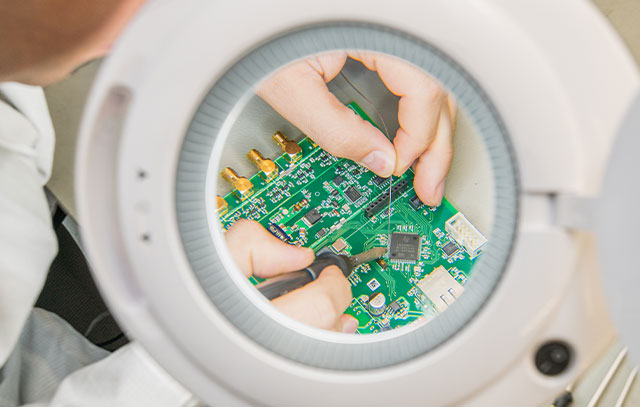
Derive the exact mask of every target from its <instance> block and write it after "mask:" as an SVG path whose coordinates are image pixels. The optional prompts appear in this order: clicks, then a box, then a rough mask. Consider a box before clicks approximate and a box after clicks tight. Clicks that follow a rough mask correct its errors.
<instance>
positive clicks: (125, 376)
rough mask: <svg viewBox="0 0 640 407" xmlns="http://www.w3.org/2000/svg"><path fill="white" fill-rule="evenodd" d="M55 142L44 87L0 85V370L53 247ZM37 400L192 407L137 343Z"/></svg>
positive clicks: (86, 406)
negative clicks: (50, 189)
mask: <svg viewBox="0 0 640 407" xmlns="http://www.w3.org/2000/svg"><path fill="white" fill-rule="evenodd" d="M53 144H54V133H53V126H52V125H51V119H50V117H49V113H48V109H47V105H46V100H45V98H44V93H43V92H42V89H40V88H35V87H30V86H25V85H18V84H0V368H1V367H2V366H3V365H4V364H5V363H6V361H7V358H8V357H9V355H10V354H11V352H12V350H13V349H14V347H15V345H16V342H17V340H18V338H19V336H20V333H21V331H22V329H23V326H24V324H25V321H26V319H27V317H28V316H29V314H30V312H31V309H32V308H33V305H34V303H35V301H36V299H37V297H38V295H39V293H40V291H41V290H42V286H43V284H44V281H45V278H46V275H47V271H48V269H49V266H50V263H51V261H52V260H53V258H54V256H55V254H56V252H57V241H56V236H55V233H54V231H53V229H52V224H51V214H50V212H49V209H48V205H47V202H46V198H45V195H44V191H43V186H44V184H45V183H46V181H47V179H48V178H49V175H50V173H51V164H52V158H53ZM20 374H28V372H21V373H20ZM0 376H1V375H0ZM0 380H1V377H0ZM42 403H44V404H37V405H38V406H44V405H47V406H70V407H72V406H73V407H75V406H78V407H80V406H82V407H99V406H136V407H137V406H154V407H156V406H158V407H160V406H171V407H173V406H184V407H186V406H195V405H198V403H197V402H196V401H195V399H194V398H193V397H192V396H191V394H190V393H189V392H188V391H187V390H185V389H184V388H183V387H182V386H181V385H180V384H178V383H177V382H176V381H174V380H173V379H172V378H171V377H170V376H169V375H168V374H167V373H166V372H164V370H162V369H161V368H160V367H159V366H158V365H157V364H156V363H155V362H154V361H153V360H152V359H151V357H150V356H148V355H147V354H146V353H145V352H144V350H142V349H141V348H140V347H139V345H137V344H135V343H134V344H130V345H127V346H125V347H123V348H122V349H120V350H119V351H117V352H115V353H113V354H111V355H109V356H107V357H106V358H104V359H103V360H101V361H99V362H97V363H93V364H91V365H88V366H86V367H84V368H81V369H80V370H77V371H75V372H74V373H72V374H71V375H69V376H67V377H65V378H64V379H63V380H62V382H61V383H60V385H59V387H58V388H57V390H56V392H55V394H54V395H53V397H52V399H51V400H46V401H44V400H43V401H42Z"/></svg>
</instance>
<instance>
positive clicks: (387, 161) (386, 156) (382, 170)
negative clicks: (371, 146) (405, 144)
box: [359, 150, 396, 178]
mask: <svg viewBox="0 0 640 407" xmlns="http://www.w3.org/2000/svg"><path fill="white" fill-rule="evenodd" d="M359 164H360V165H362V166H364V167H366V168H368V169H369V170H371V171H373V172H375V173H376V174H377V175H379V176H381V177H383V178H388V177H390V176H391V174H393V170H394V168H395V165H396V157H395V154H390V153H389V152H385V151H380V150H375V151H372V152H370V153H369V154H367V155H366V156H365V157H364V158H363V159H362V160H361V161H360V162H359Z"/></svg>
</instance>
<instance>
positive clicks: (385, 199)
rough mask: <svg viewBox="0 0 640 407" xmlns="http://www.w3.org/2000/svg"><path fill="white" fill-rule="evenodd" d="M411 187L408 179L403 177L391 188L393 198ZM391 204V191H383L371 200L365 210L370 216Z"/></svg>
mask: <svg viewBox="0 0 640 407" xmlns="http://www.w3.org/2000/svg"><path fill="white" fill-rule="evenodd" d="M407 188H409V183H408V182H407V180H406V179H401V180H400V181H398V183H396V184H395V185H394V186H393V187H392V188H391V198H392V200H395V199H397V198H398V196H399V195H400V194H402V193H403V192H404V191H406V190H407ZM388 205H389V191H384V192H383V193H381V194H380V195H379V196H378V197H377V198H376V199H375V200H374V201H373V202H371V203H370V204H369V205H368V206H367V207H366V208H365V209H364V212H365V214H366V215H367V217H368V218H370V217H372V216H373V215H375V214H376V213H378V212H380V211H381V210H382V209H384V208H386V207H387V206H388Z"/></svg>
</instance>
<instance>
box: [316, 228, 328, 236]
mask: <svg viewBox="0 0 640 407" xmlns="http://www.w3.org/2000/svg"><path fill="white" fill-rule="evenodd" d="M326 234H327V229H320V230H319V231H318V233H316V237H322V236H324V235H326Z"/></svg>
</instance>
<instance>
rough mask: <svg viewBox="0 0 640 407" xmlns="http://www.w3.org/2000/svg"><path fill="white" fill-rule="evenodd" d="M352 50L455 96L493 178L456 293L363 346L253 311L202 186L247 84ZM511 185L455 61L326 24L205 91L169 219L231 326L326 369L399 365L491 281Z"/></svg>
mask: <svg viewBox="0 0 640 407" xmlns="http://www.w3.org/2000/svg"><path fill="white" fill-rule="evenodd" d="M344 49H358V50H369V51H374V52H381V53H386V54H389V55H393V56H396V57H399V58H402V59H404V60H407V61H409V62H411V63H413V64H415V65H416V66H418V67H420V68H422V69H424V70H425V71H426V72H428V73H430V74H431V75H432V76H434V77H435V78H436V79H437V80H438V81H440V82H441V83H442V84H443V85H444V86H445V87H446V88H447V89H448V90H449V91H451V92H452V93H453V95H454V96H455V97H456V99H457V102H458V104H459V106H460V107H461V108H462V109H464V110H465V111H466V113H467V114H468V115H469V117H470V119H471V120H472V121H473V123H474V124H475V127H476V129H477V131H478V132H479V134H480V136H481V137H482V139H483V141H484V142H485V145H486V148H487V151H488V153H489V156H490V159H491V162H492V170H493V173H494V177H495V208H494V214H495V215H494V222H493V226H492V230H491V233H490V236H491V239H490V241H489V243H488V244H487V248H486V250H485V252H484V254H483V255H482V256H481V257H480V259H479V260H478V262H477V263H476V266H475V267H476V270H475V271H474V273H473V275H472V276H471V277H470V278H469V281H468V282H467V284H466V286H465V294H464V295H463V296H461V297H460V298H459V299H458V300H457V301H456V302H455V303H454V304H452V305H451V306H450V307H449V308H448V310H447V311H446V312H445V313H443V314H441V315H439V316H438V317H437V318H435V319H434V320H432V321H430V322H429V323H427V324H424V325H422V326H419V327H417V328H416V329H413V330H408V331H407V332H406V333H405V334H403V335H398V336H394V337H389V338H385V339H382V340H380V341H374V342H366V343H334V342H328V341H323V340H320V339H317V338H314V337H310V336H307V335H305V334H302V333H299V332H296V331H294V330H292V329H290V328H288V327H285V326H283V325H282V324H280V323H278V322H277V321H275V320H274V319H272V318H271V317H269V316H268V315H267V314H265V313H264V312H262V311H261V310H260V309H259V308H258V307H257V306H256V305H255V304H254V303H253V302H251V301H250V300H249V299H248V298H247V297H246V296H245V295H244V294H243V293H242V292H241V291H240V290H239V289H238V288H237V287H236V285H235V283H234V282H233V280H232V278H231V277H230V276H229V274H228V272H227V270H226V268H225V266H224V264H223V262H222V261H221V259H220V257H219V255H218V253H217V252H216V248H215V245H214V242H213V239H212V236H211V234H210V233H209V230H208V229H207V228H193V225H194V223H198V222H204V223H207V222H208V220H207V207H206V197H205V195H206V194H205V191H206V185H207V184H206V183H207V172H208V166H209V164H210V159H211V154H212V150H213V146H214V143H215V141H216V138H217V137H218V135H219V133H220V129H221V128H222V126H223V124H224V123H225V120H227V117H228V115H229V114H230V113H231V111H232V109H234V107H235V106H236V104H237V103H239V102H240V101H241V100H242V99H243V96H245V95H246V94H247V92H251V91H252V89H253V88H254V86H255V85H256V83H258V82H259V81H260V80H262V79H263V78H264V77H266V76H267V75H268V74H270V73H272V72H273V71H275V70H276V69H278V68H280V67H281V66H283V65H285V64H287V63H289V62H292V61H294V60H297V59H300V58H302V57H305V56H308V55H310V54H315V53H319V52H326V51H331V50H344ZM518 197H519V181H518V175H517V166H516V160H515V156H514V153H513V149H512V148H511V145H510V142H509V137H508V134H507V131H506V128H505V126H504V125H503V122H502V120H501V118H500V116H499V114H498V112H497V111H496V109H495V108H494V107H493V104H492V103H491V101H490V100H489V98H488V96H487V95H486V94H485V93H484V91H483V90H482V89H481V88H480V86H479V85H478V84H477V83H476V81H475V80H473V78H471V76H470V75H469V74H468V73H467V72H466V71H465V70H464V69H463V68H462V67H460V66H459V65H458V64H457V63H456V62H455V61H453V60H452V59H451V58H450V57H448V56H447V55H445V54H444V53H443V52H441V51H440V50H439V49H437V48H435V47H434V46H432V45H430V44H428V43H426V42H425V41H423V40H420V39H418V38H415V37H413V36H410V35H407V34H405V33H402V32H399V31H397V30H395V29H390V28H386V27H382V26H378V25H373V24H368V23H357V22H342V23H327V24H322V25H316V26H310V27H304V28H301V29H298V30H294V31H291V32H287V33H285V34H283V35H281V36H279V37H277V38H274V39H272V40H270V41H267V42H265V43H263V44H261V45H260V46H258V47H256V48H255V49H253V50H251V51H250V52H248V53H247V54H246V55H245V56H244V57H242V58H241V59H240V60H239V61H237V62H236V63H235V64H234V65H233V66H231V67H230V68H229V70H228V71H227V72H226V73H225V74H224V75H223V76H222V77H221V78H220V79H219V80H218V81H217V82H216V83H215V84H214V85H213V87H212V88H211V90H210V91H209V92H208V94H207V95H206V96H205V98H204V100H203V101H202V103H201V105H200V107H199V108H198V110H197V111H196V113H195V115H194V117H193V120H192V123H191V125H190V126H189V129H188V131H187V133H186V135H185V138H184V144H183V146H182V150H181V152H180V157H179V162H178V168H177V179H176V208H177V221H178V227H179V230H180V235H181V238H182V242H183V245H184V250H185V253H186V256H187V258H188V260H189V262H190V264H191V267H192V269H193V272H194V273H195V274H196V276H197V277H198V279H199V281H200V283H201V284H202V287H203V289H204V290H205V292H206V293H207V294H208V296H209V297H210V298H211V301H212V302H213V304H214V305H215V307H217V309H218V310H219V311H220V312H221V313H222V314H224V315H225V316H226V318H228V320H229V321H230V322H231V323H233V324H234V325H235V326H236V327H237V328H238V329H239V330H241V331H242V332H243V333H244V334H246V335H247V336H248V337H249V338H251V339H252V340H253V341H255V342H256V343H258V344H259V345H260V346H263V347H264V348H266V349H269V350H270V351H272V352H274V353H276V354H278V355H281V356H283V357H285V358H288V359H290V360H293V361H296V362H299V363H303V364H305V365H309V366H315V367H320V368H326V369H336V370H362V369H374V368H382V367H385V366H390V365H394V364H398V363H401V362H404V361H407V360H410V359H412V358H415V357H417V356H419V355H422V354H424V353H425V352H428V351H430V350H432V349H434V348H435V347H437V346H438V345H440V344H442V343H443V342H445V341H446V340H447V339H449V338H451V337H452V336H453V335H455V334H456V333H457V332H458V331H459V330H460V329H462V328H463V327H464V326H465V325H466V324H467V323H468V322H469V321H470V320H471V319H472V318H473V317H474V316H475V315H476V313H477V312H478V311H479V310H480V309H481V308H482V306H483V304H484V303H485V302H486V301H487V299H488V298H489V297H490V295H491V293H492V291H493V290H494V288H495V287H496V285H497V284H498V282H499V280H500V278H501V276H502V274H503V272H504V270H505V267H506V264H507V262H508V260H509V256H510V253H511V249H512V245H513V241H514V238H515V235H516V228H517V219H518V207H519V199H518Z"/></svg>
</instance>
